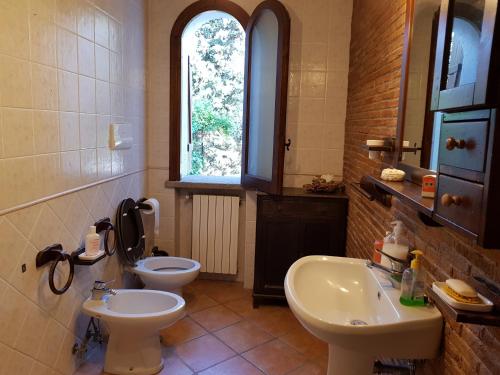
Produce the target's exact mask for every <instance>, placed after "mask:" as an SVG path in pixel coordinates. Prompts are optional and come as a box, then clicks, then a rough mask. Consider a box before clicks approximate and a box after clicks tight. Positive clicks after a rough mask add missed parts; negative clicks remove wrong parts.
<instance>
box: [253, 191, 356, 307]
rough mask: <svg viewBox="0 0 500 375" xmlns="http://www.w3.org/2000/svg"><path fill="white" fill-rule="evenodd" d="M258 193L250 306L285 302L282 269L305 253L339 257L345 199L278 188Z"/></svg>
mask: <svg viewBox="0 0 500 375" xmlns="http://www.w3.org/2000/svg"><path fill="white" fill-rule="evenodd" d="M283 193H284V195H282V196H271V195H264V194H262V195H258V197H257V237H256V245H255V279H254V291H253V298H254V305H255V306H258V305H259V304H260V303H264V302H271V301H275V302H276V301H285V293H284V280H285V276H286V273H287V271H288V268H289V267H290V266H291V265H292V263H293V262H295V261H296V260H297V259H299V258H301V257H303V256H307V255H335V256H345V240H346V226H347V203H348V200H347V196H346V195H344V194H338V195H337V194H336V195H315V194H307V193H303V192H302V190H301V189H284V192H283Z"/></svg>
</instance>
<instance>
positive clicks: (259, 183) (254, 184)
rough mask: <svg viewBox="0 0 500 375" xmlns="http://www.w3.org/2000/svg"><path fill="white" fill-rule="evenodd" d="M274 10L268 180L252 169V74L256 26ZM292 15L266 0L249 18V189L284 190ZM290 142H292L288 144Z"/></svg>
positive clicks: (244, 170)
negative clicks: (275, 33) (275, 40)
mask: <svg viewBox="0 0 500 375" xmlns="http://www.w3.org/2000/svg"><path fill="white" fill-rule="evenodd" d="M266 10H268V11H271V12H272V13H273V14H274V16H275V17H276V21H277V22H278V46H277V47H278V50H277V59H276V92H275V98H274V101H275V109H274V124H273V128H274V129H273V130H274V131H273V159H272V177H271V180H266V179H264V178H262V177H260V176H254V175H252V174H250V173H249V170H248V161H249V142H251V140H250V116H251V112H252V109H251V108H250V107H251V105H250V93H251V90H252V87H251V77H252V66H251V63H250V62H251V59H252V37H253V30H254V26H255V24H256V23H257V21H258V19H259V17H260V16H261V14H262V13H263V12H264V11H266ZM290 24H291V20H290V16H289V14H288V11H287V10H286V8H285V6H284V5H283V4H282V3H280V2H279V1H277V0H265V1H263V2H262V3H260V4H259V5H257V7H256V8H255V10H254V11H253V13H252V15H251V16H250V20H249V21H248V25H247V28H246V30H245V33H246V48H245V54H246V56H245V94H244V99H243V140H242V143H243V145H242V146H243V148H242V163H241V185H242V186H243V187H245V188H247V189H253V188H255V189H257V190H259V191H262V192H265V193H268V194H273V195H281V194H282V190H283V172H284V167H285V147H287V146H286V145H285V138H286V114H287V105H288V71H289V57H290ZM288 146H289V145H288Z"/></svg>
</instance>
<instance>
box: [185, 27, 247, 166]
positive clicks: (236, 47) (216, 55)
mask: <svg viewBox="0 0 500 375" xmlns="http://www.w3.org/2000/svg"><path fill="white" fill-rule="evenodd" d="M195 36H196V41H197V42H196V43H197V44H196V53H195V54H194V56H191V72H192V81H191V84H192V86H191V87H192V117H191V121H192V142H193V152H192V169H191V174H193V175H208V176H210V175H212V176H221V175H222V176H224V175H239V174H240V171H241V131H242V129H241V124H242V117H243V80H244V74H243V67H244V55H245V50H244V48H245V34H244V32H243V30H242V29H241V27H240V25H239V24H238V23H237V21H235V20H231V19H225V18H218V19H212V20H210V21H208V22H206V23H204V24H202V25H201V26H200V27H199V29H198V30H196V32H195Z"/></svg>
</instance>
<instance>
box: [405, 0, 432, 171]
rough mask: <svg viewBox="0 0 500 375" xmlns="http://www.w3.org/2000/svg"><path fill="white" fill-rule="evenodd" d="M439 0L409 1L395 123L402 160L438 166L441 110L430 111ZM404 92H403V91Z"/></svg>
mask: <svg viewBox="0 0 500 375" xmlns="http://www.w3.org/2000/svg"><path fill="white" fill-rule="evenodd" d="M440 4H441V1H440V0H414V1H409V2H408V9H407V12H408V15H407V17H408V19H407V25H406V28H407V29H406V38H407V40H406V41H405V42H406V44H405V51H404V52H403V53H404V54H406V58H407V61H406V69H407V70H406V73H405V72H403V75H402V80H404V81H405V82H402V85H401V87H402V89H403V90H406V92H402V93H401V94H402V95H401V100H403V101H404V102H403V105H402V106H401V105H400V111H402V112H403V114H401V113H400V115H399V116H400V119H399V123H398V126H399V127H400V128H401V129H399V132H398V133H399V134H400V135H401V139H402V140H403V141H405V143H404V144H403V148H402V152H401V155H400V160H401V163H403V164H407V165H410V166H412V167H418V168H425V169H430V170H436V169H437V150H438V146H439V132H440V124H439V122H440V118H441V116H440V113H439V112H435V113H433V112H431V111H430V102H431V96H432V80H433V76H434V60H435V51H436V38H437V29H438V17H439V8H440ZM405 94H406V95H405Z"/></svg>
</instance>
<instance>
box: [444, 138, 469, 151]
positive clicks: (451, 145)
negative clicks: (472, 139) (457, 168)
mask: <svg viewBox="0 0 500 375" xmlns="http://www.w3.org/2000/svg"><path fill="white" fill-rule="evenodd" d="M466 145H467V144H466V142H465V140H463V139H459V140H458V141H457V140H456V139H455V138H453V137H450V138H448V139H447V140H446V148H447V149H448V150H450V151H451V150H453V149H455V148H459V149H463V148H465V146H466Z"/></svg>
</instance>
